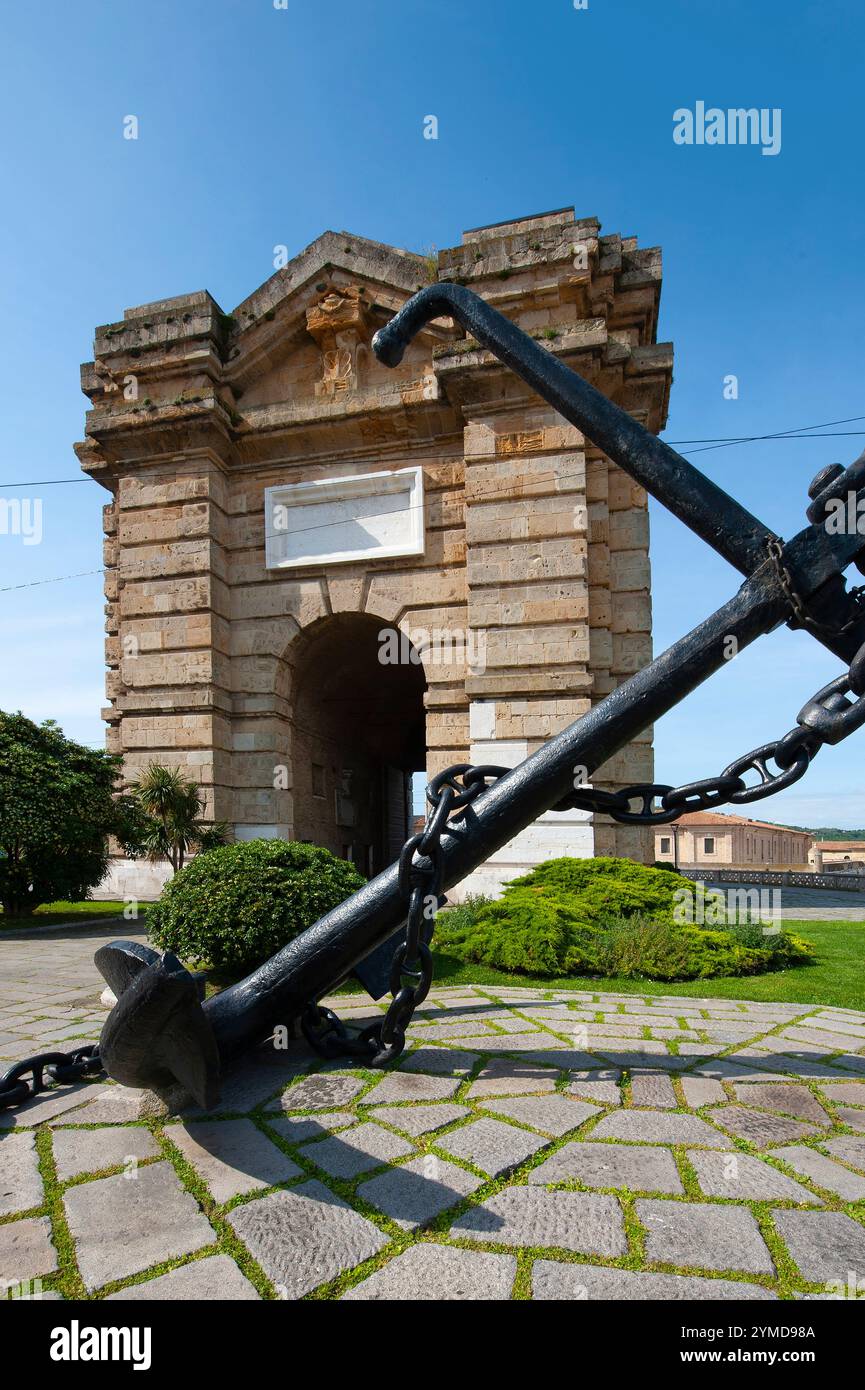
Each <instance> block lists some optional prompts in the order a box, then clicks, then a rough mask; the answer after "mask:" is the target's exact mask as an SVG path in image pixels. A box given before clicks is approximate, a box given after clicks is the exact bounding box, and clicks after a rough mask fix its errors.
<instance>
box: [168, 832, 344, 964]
mask: <svg viewBox="0 0 865 1390" xmlns="http://www.w3.org/2000/svg"><path fill="white" fill-rule="evenodd" d="M364 882H365V880H364V879H363V878H362V877H361V875H360V874H359V873H358V871H357V869H356V868H355V867H354V865H353V864H349V863H347V862H346V860H344V859H337V858H336V856H335V855H333V854H331V853H330V851H329V850H326V849H319V848H317V847H316V846H315V845H302V844H298V843H297V842H295V841H293V840H247V841H242V842H240V843H238V844H233V845H223V846H221V847H220V848H218V849H211V850H207V851H206V853H203V854H199V855H197V856H196V858H195V859H193V860H192V861H191V863H189V864H187V866H186V868H184V869H181V870H180V872H179V873H177V874H176V875H175V876H174V878H173V879H171V880H170V881H169V882H168V883H167V884H166V885H165V887H164V889H163V890H162V896H161V898H160V899H159V902H158V903H157V904H156V906H155V907H152V908H151V909H150V911H149V912H148V914H147V930H148V935H149V937H150V939H151V940H152V941H153V942H154V944H155V945H156V946H158V947H159V948H160V949H161V950H163V951H174V952H175V953H176V954H177V955H178V956H179V957H180V959H181V960H185V961H190V962H192V963H204V964H207V965H211V966H215V967H218V968H229V969H234V970H239V971H245V970H249V969H251V968H253V967H254V966H256V965H258V964H260V963H261V962H262V961H264V960H267V958H268V957H269V956H272V955H273V954H274V952H275V951H278V950H280V949H281V948H282V947H283V946H285V945H287V944H288V942H289V941H292V940H294V938H295V937H296V936H298V935H299V934H300V932H302V931H305V930H306V928H307V927H310V926H312V924H313V922H315V921H317V920H318V918H319V917H321V916H323V914H324V913H325V912H329V911H330V910H331V908H334V907H337V906H338V905H339V903H341V902H342V901H343V900H344V899H345V898H347V897H349V896H350V894H352V893H354V892H355V891H356V890H357V889H358V888H362V887H363V884H364Z"/></svg>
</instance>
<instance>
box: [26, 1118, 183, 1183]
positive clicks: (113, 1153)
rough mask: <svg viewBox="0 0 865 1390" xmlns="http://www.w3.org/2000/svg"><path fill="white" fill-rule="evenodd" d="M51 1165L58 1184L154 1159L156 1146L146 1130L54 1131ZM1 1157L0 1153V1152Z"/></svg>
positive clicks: (126, 1128)
mask: <svg viewBox="0 0 865 1390" xmlns="http://www.w3.org/2000/svg"><path fill="white" fill-rule="evenodd" d="M53 1147H54V1163H55V1165H56V1168H57V1177H58V1178H59V1179H60V1181H61V1182H66V1181H68V1179H69V1178H77V1177H78V1176H79V1175H80V1174H81V1173H96V1172H99V1170H100V1169H103V1168H119V1167H120V1166H121V1165H124V1166H131V1165H134V1164H136V1163H138V1162H140V1160H141V1159H145V1158H155V1157H156V1156H157V1155H158V1153H159V1145H158V1144H157V1142H156V1140H155V1139H154V1138H153V1135H152V1134H151V1133H150V1131H149V1130H147V1129H140V1128H137V1127H133V1126H131V1125H124V1126H118V1128H116V1129H58V1130H55V1131H54V1141H53ZM0 1153H2V1151H0Z"/></svg>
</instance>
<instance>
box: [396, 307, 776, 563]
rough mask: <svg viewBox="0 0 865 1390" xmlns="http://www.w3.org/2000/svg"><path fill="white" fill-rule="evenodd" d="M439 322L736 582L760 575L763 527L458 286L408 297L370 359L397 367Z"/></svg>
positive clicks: (767, 532)
mask: <svg viewBox="0 0 865 1390" xmlns="http://www.w3.org/2000/svg"><path fill="white" fill-rule="evenodd" d="M444 316H447V317H449V318H455V319H457V320H458V322H459V323H461V324H462V326H463V327H464V328H465V329H466V330H467V332H469V333H471V334H472V336H473V337H475V338H477V340H478V342H479V343H482V344H483V346H484V347H486V348H489V349H490V350H491V351H492V352H494V353H495V354H496V356H497V357H499V358H500V359H501V361H502V362H504V363H505V365H506V366H508V367H510V368H511V370H512V371H514V372H516V373H517V375H518V376H520V377H522V379H523V380H524V381H525V382H527V383H528V384H529V386H531V387H532V388H533V389H534V390H535V391H537V393H538V395H540V396H542V397H543V399H544V400H546V401H549V402H550V404H551V405H554V406H555V408H556V410H558V411H559V413H560V414H561V415H563V416H564V417H565V419H566V420H569V421H570V422H571V424H573V425H576V426H577V428H578V429H579V430H581V431H582V432H583V433H584V434H586V435H587V436H588V438H589V439H590V440H591V441H592V443H594V444H596V445H597V446H598V448H600V449H603V451H604V453H605V454H606V455H607V456H608V458H611V459H612V460H613V461H614V463H617V464H618V465H619V467H620V468H623V469H624V470H625V472H626V473H629V474H630V476H631V477H632V478H634V479H635V481H636V482H638V483H640V484H641V485H642V486H643V487H644V488H645V489H646V491H647V492H649V493H651V495H652V496H653V497H656V498H657V499H658V501H659V502H663V504H664V506H665V507H667V508H668V509H669V510H670V511H671V512H673V514H674V515H675V516H677V517H679V519H680V520H681V521H684V523H685V525H686V526H689V527H690V529H691V530H692V531H695V532H696V533H697V535H698V536H702V538H703V540H704V541H706V542H707V543H708V544H709V545H711V546H712V548H713V549H714V550H717V551H718V553H719V554H720V555H723V557H724V559H725V560H728V561H729V562H730V564H731V565H733V566H734V567H735V568H736V569H738V570H739V571H740V572H741V573H742V574H745V575H748V574H753V573H754V571H755V570H756V569H758V568H759V566H760V565H761V564H762V562H763V561H764V560H765V558H766V547H767V543H768V541H769V540H770V539H771V538H772V535H773V533H772V532H771V531H770V530H769V529H768V527H766V526H764V525H763V523H762V522H761V521H759V520H758V519H757V517H755V516H752V515H751V513H750V512H749V511H748V510H747V508H745V507H743V506H741V505H740V504H739V503H738V502H737V501H736V500H735V498H733V497H731V496H730V495H729V493H727V492H725V491H724V490H723V488H720V487H718V486H717V484H716V483H713V482H711V480H710V479H709V478H706V477H705V476H704V475H703V474H702V473H701V472H700V471H699V470H698V469H696V468H694V467H693V465H692V464H690V463H688V461H687V460H686V459H683V458H682V456H681V454H677V453H676V451H675V449H671V448H670V446H669V444H665V443H664V442H663V441H662V440H660V439H658V438H657V437H656V436H655V435H653V434H649V432H648V431H647V430H646V429H644V428H643V426H642V425H641V424H639V422H638V421H637V420H634V419H633V418H632V417H631V416H630V415H628V413H627V412H626V411H624V410H622V409H621V407H620V406H617V405H616V404H614V402H613V401H610V400H607V398H606V396H603V395H602V394H601V392H600V391H597V390H596V389H595V387H594V386H591V385H590V384H589V382H587V381H585V380H584V379H583V378H582V377H580V376H578V375H577V373H576V372H573V371H571V369H570V367H568V366H566V365H565V363H564V362H560V361H559V359H558V358H557V357H556V356H555V354H554V353H552V352H550V351H548V350H547V349H546V348H543V347H541V346H540V344H539V343H537V342H535V340H534V339H533V338H530V337H529V336H528V334H527V333H525V332H523V330H522V329H521V328H518V327H517V325H516V324H515V323H512V322H511V321H510V319H506V318H505V317H504V315H503V314H500V313H499V312H498V310H496V309H493V308H491V306H490V305H489V304H487V303H486V302H485V301H484V300H483V299H481V298H480V297H479V296H478V295H476V294H473V293H472V291H471V290H468V289H466V288H465V287H464V286H462V285H452V284H438V285H430V286H429V287H428V288H427V289H424V290H421V291H420V292H419V293H418V294H416V295H414V296H413V297H412V298H411V299H410V300H409V301H408V303H407V304H406V305H404V307H403V308H402V309H401V310H400V311H399V313H398V314H396V315H395V317H394V318H392V319H391V320H390V322H389V323H388V324H386V325H385V327H384V328H382V329H380V330H379V332H378V333H377V334H376V335H375V338H374V339H373V348H374V349H375V352H376V355H377V356H378V358H379V359H380V360H381V361H382V362H384V363H386V365H388V366H396V365H397V363H398V362H399V361H400V360H401V359H402V355H403V353H404V351H405V348H406V346H407V345H408V343H409V342H410V340H411V339H412V338H413V337H414V335H415V334H416V333H417V332H418V331H419V329H421V328H422V327H423V326H424V324H426V323H429V321H430V320H431V319H434V318H440V317H444Z"/></svg>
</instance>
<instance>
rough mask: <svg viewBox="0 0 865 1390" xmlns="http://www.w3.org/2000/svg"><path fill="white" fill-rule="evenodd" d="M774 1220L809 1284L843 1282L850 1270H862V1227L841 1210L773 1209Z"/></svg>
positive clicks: (864, 1249)
mask: <svg viewBox="0 0 865 1390" xmlns="http://www.w3.org/2000/svg"><path fill="white" fill-rule="evenodd" d="M773 1220H774V1222H775V1227H776V1229H777V1231H778V1234H779V1235H780V1237H781V1239H782V1240H783V1241H784V1243H785V1244H786V1246H787V1249H788V1250H789V1252H790V1254H791V1255H792V1257H793V1259H794V1260H795V1262H796V1264H797V1265H798V1267H799V1269H800V1271H801V1273H802V1275H803V1277H804V1278H805V1279H810V1280H811V1281H812V1283H815V1284H818V1283H828V1282H829V1281H830V1280H835V1279H840V1280H842V1281H846V1280H847V1277H848V1274H849V1271H850V1270H851V1269H852V1270H857V1271H859V1270H865V1227H863V1226H861V1225H860V1224H859V1222H858V1221H854V1220H852V1218H851V1217H849V1216H846V1215H845V1214H843V1213H842V1212H836V1211H815V1212H810V1211H776V1212H775V1213H774V1215H773ZM859 1277H860V1278H861V1275H860V1276H859Z"/></svg>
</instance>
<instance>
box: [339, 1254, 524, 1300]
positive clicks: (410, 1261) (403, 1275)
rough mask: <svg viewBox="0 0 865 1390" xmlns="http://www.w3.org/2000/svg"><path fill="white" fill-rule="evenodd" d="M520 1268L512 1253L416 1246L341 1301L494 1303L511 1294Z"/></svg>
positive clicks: (345, 1295) (344, 1296)
mask: <svg viewBox="0 0 865 1390" xmlns="http://www.w3.org/2000/svg"><path fill="white" fill-rule="evenodd" d="M516 1272H517V1262H516V1259H515V1258H514V1256H513V1255H493V1254H491V1253H489V1252H487V1251H481V1250H460V1249H458V1248H457V1247H455V1246H447V1245H415V1246H412V1248H411V1249H410V1250H406V1251H405V1253H404V1254H402V1255H398V1256H397V1258H396V1259H395V1260H391V1262H390V1264H388V1265H385V1267H384V1269H380V1270H379V1271H378V1272H377V1273H375V1274H371V1275H370V1277H369V1278H368V1279H365V1280H364V1281H363V1283H361V1284H358V1285H357V1286H356V1287H355V1288H353V1289H350V1290H349V1292H348V1293H346V1294H343V1299H344V1300H345V1301H346V1302H348V1300H350V1299H353V1300H355V1301H357V1300H361V1299H367V1300H371V1299H381V1300H387V1301H390V1300H399V1301H404V1302H406V1301H410V1302H412V1303H414V1302H418V1301H424V1302H426V1301H429V1300H431V1299H434V1300H435V1301H436V1302H454V1301H456V1302H464V1301H465V1300H467V1299H471V1300H472V1301H475V1300H476V1301H478V1302H493V1301H496V1300H500V1299H506V1298H510V1294H511V1289H512V1288H513V1283H514V1276H515V1275H516Z"/></svg>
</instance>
